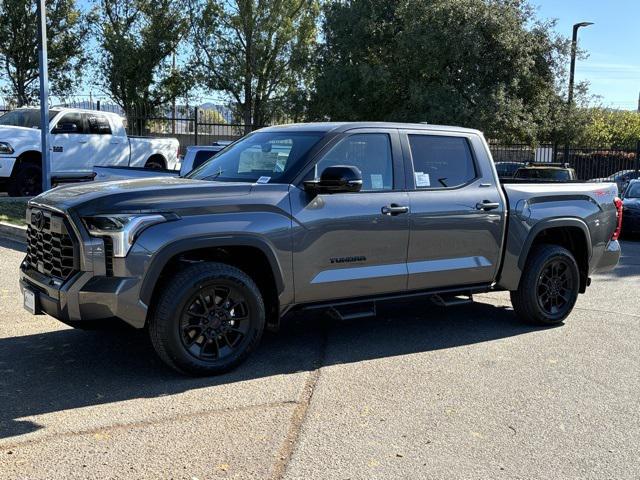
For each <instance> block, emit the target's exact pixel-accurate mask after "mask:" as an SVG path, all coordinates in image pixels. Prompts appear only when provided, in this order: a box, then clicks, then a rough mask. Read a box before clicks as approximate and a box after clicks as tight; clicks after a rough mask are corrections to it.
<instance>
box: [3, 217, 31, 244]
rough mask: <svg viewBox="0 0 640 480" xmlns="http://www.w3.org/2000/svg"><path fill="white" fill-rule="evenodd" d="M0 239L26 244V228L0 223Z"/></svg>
mask: <svg viewBox="0 0 640 480" xmlns="http://www.w3.org/2000/svg"><path fill="white" fill-rule="evenodd" d="M0 237H2V238H6V239H7V240H12V241H14V242H18V243H23V244H26V243H27V227H19V226H18V225H12V224H10V223H5V222H0Z"/></svg>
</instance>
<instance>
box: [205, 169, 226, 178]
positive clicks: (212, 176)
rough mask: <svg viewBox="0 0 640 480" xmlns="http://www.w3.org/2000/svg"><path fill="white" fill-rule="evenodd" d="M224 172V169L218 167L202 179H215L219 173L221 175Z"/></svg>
mask: <svg viewBox="0 0 640 480" xmlns="http://www.w3.org/2000/svg"><path fill="white" fill-rule="evenodd" d="M223 173H224V170H222V169H220V170H218V171H217V172H216V173H213V174H211V175H207V176H206V177H204V178H203V179H202V180H215V179H216V178H218V177H219V176H220V175H222V174H223Z"/></svg>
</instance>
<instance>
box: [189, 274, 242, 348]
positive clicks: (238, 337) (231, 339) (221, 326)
mask: <svg viewBox="0 0 640 480" xmlns="http://www.w3.org/2000/svg"><path fill="white" fill-rule="evenodd" d="M249 330H250V324H249V306H248V303H247V300H246V299H245V298H244V296H243V295H242V293H240V292H239V291H238V290H237V289H236V288H233V287H230V286H227V285H223V284H212V285H209V286H207V287H205V288H203V289H202V290H200V291H199V292H198V293H196V294H195V295H192V297H191V298H190V299H189V301H188V302H187V305H186V306H185V308H184V309H183V312H182V319H181V322H180V338H181V339H182V344H183V345H184V347H185V348H186V349H187V350H188V351H189V353H190V354H191V355H193V356H194V357H195V358H197V359H199V360H203V361H208V360H219V359H222V358H224V357H228V356H229V355H231V354H233V352H234V351H235V350H236V349H237V348H239V347H240V345H241V343H242V341H243V340H245V339H246V337H247V334H248V333H249Z"/></svg>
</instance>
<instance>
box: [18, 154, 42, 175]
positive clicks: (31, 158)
mask: <svg viewBox="0 0 640 480" xmlns="http://www.w3.org/2000/svg"><path fill="white" fill-rule="evenodd" d="M24 163H31V164H33V165H37V166H39V167H40V168H42V153H41V152H39V151H37V150H27V151H25V152H22V153H21V154H20V155H18V157H17V158H16V161H15V163H14V164H13V170H12V172H11V176H14V175H15V174H16V172H17V171H18V167H19V166H20V165H22V164H24Z"/></svg>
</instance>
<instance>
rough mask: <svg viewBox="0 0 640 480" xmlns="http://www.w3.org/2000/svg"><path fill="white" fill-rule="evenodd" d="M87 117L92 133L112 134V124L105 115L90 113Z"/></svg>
mask: <svg viewBox="0 0 640 480" xmlns="http://www.w3.org/2000/svg"><path fill="white" fill-rule="evenodd" d="M86 117H87V127H88V129H89V133H90V134H92V135H111V124H110V123H109V119H108V118H107V117H106V116H105V115H100V114H95V113H89V114H87V115H86Z"/></svg>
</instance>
